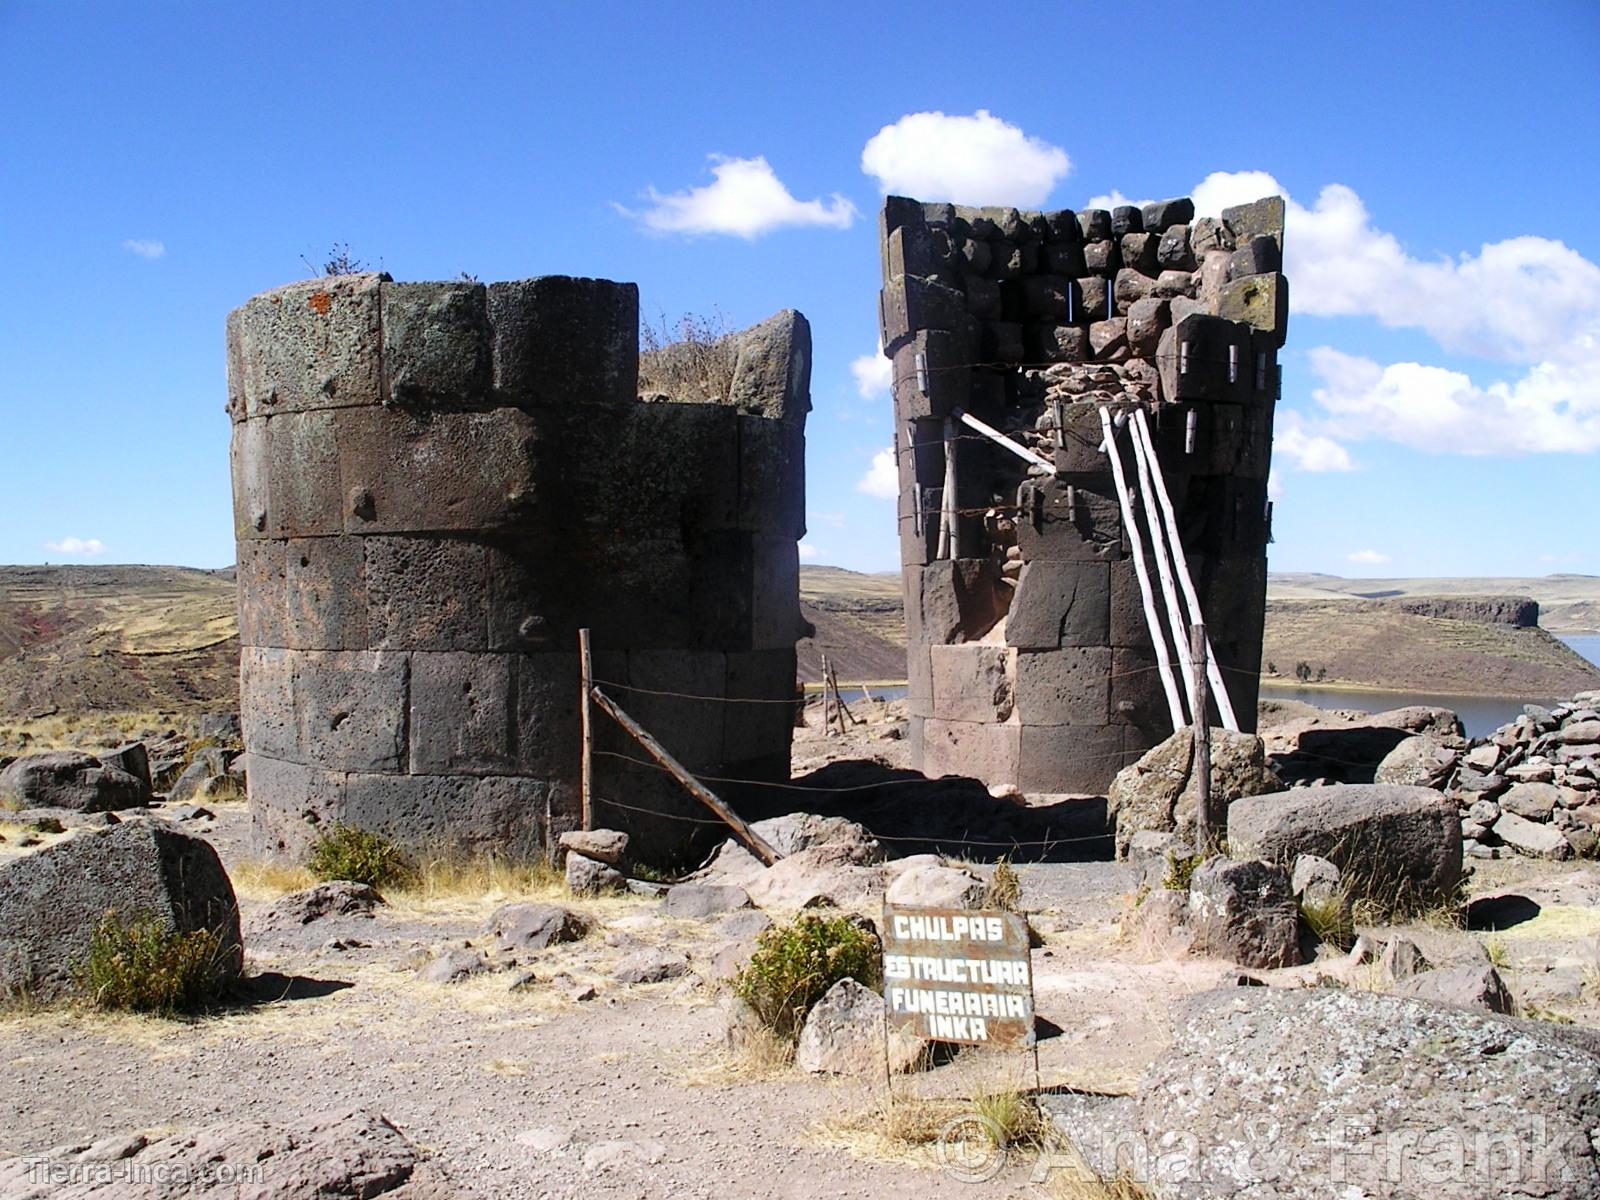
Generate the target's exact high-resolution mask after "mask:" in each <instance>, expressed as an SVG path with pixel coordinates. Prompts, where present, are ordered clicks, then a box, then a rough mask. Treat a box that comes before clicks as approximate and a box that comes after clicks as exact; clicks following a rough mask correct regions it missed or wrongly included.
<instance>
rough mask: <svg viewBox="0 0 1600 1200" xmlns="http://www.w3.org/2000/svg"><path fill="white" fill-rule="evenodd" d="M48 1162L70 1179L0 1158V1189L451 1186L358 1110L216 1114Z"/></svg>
mask: <svg viewBox="0 0 1600 1200" xmlns="http://www.w3.org/2000/svg"><path fill="white" fill-rule="evenodd" d="M48 1161H49V1164H50V1169H51V1171H52V1172H54V1171H56V1170H59V1171H60V1172H61V1175H62V1178H63V1179H64V1180H65V1179H71V1180H72V1182H70V1183H67V1182H63V1183H62V1184H61V1185H60V1186H56V1185H50V1187H49V1189H48V1190H44V1189H41V1188H40V1186H39V1182H40V1180H41V1178H49V1177H50V1176H49V1175H45V1176H41V1174H40V1167H39V1164H40V1157H39V1156H38V1155H26V1156H23V1157H19V1158H10V1159H4V1160H0V1196H5V1197H8V1198H9V1197H17V1198H18V1200H21V1198H22V1197H42V1196H45V1195H49V1196H52V1197H56V1198H57V1200H82V1198H84V1197H94V1198H96V1200H99V1198H102V1197H104V1198H105V1200H116V1198H117V1197H124V1198H126V1197H133V1196H138V1197H141V1198H148V1200H158V1198H159V1200H166V1198H168V1197H173V1198H176V1197H178V1196H185V1197H198V1198H202V1200H224V1198H228V1200H232V1198H233V1197H238V1196H246V1195H249V1196H268V1195H270V1196H275V1197H282V1198H283V1200H301V1198H306V1200H309V1198H310V1197H314V1196H315V1197H332V1196H361V1197H369V1198H376V1197H384V1196H389V1195H397V1196H407V1197H415V1198H416V1200H423V1198H424V1197H438V1196H447V1195H453V1194H459V1193H458V1192H457V1191H456V1189H455V1188H454V1186H453V1185H451V1184H449V1183H446V1182H445V1180H444V1176H443V1175H442V1173H440V1172H439V1171H438V1170H437V1168H436V1167H434V1166H433V1164H432V1163H430V1162H429V1161H427V1159H426V1157H425V1155H424V1153H423V1151H422V1150H420V1149H419V1148H418V1147H417V1146H416V1145H415V1144H413V1143H412V1142H411V1141H409V1140H408V1139H407V1138H406V1136H405V1135H404V1134H402V1133H401V1132H400V1131H399V1130H398V1129H396V1128H395V1127H394V1126H393V1125H392V1124H390V1123H389V1121H388V1119H387V1118H385V1117H383V1116H380V1115H379V1114H378V1113H376V1112H374V1111H371V1110H370V1109H363V1108H346V1109H337V1110H334V1111H331V1112H323V1113H317V1114H314V1115H312V1116H309V1117H303V1118H299V1119H297V1120H293V1121H290V1122H287V1123H283V1124H268V1123H266V1122H263V1121H225V1122H221V1123H218V1124H215V1125H206V1126H202V1127H201V1128H199V1129H191V1130H187V1131H185V1132H182V1133H175V1134H172V1135H170V1136H168V1137H163V1138H159V1139H158V1140H155V1141H149V1140H147V1139H146V1138H145V1137H144V1136H143V1135H133V1136H127V1135H123V1136H115V1137H109V1138H104V1139H102V1140H101V1141H98V1142H96V1143H94V1144H93V1145H90V1146H87V1147H85V1146H81V1145H80V1146H71V1147H65V1148H63V1149H62V1150H60V1151H52V1152H51V1153H50V1155H49V1160H48ZM135 1180H138V1181H141V1182H139V1183H137V1184H136V1183H134V1182H133V1181H135Z"/></svg>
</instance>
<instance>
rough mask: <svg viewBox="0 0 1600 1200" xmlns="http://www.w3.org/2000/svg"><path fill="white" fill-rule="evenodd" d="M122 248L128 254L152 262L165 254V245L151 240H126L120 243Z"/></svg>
mask: <svg viewBox="0 0 1600 1200" xmlns="http://www.w3.org/2000/svg"><path fill="white" fill-rule="evenodd" d="M122 248H123V249H124V250H126V251H127V252H128V253H129V254H137V255H138V256H139V257H140V258H148V259H150V260H152V261H154V260H155V259H158V258H160V257H161V256H162V255H163V254H165V253H166V252H167V245H166V243H165V242H158V241H156V240H154V239H153V238H128V239H127V240H126V241H124V242H123V243H122Z"/></svg>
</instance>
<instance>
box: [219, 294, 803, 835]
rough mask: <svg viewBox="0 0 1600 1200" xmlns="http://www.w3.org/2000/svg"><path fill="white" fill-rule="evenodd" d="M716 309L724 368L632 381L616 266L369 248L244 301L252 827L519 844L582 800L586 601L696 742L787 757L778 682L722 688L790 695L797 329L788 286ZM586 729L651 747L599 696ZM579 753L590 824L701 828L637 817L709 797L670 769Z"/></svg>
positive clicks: (665, 739) (231, 330)
mask: <svg viewBox="0 0 1600 1200" xmlns="http://www.w3.org/2000/svg"><path fill="white" fill-rule="evenodd" d="M732 336H733V339H735V340H734V341H733V342H731V343H730V347H729V361H730V363H732V364H733V366H732V380H731V384H730V386H729V387H728V388H727V391H728V395H726V396H724V397H720V398H719V399H717V400H715V401H712V402H695V403H675V402H672V401H671V400H670V399H669V398H667V397H661V396H653V397H651V398H650V400H651V402H648V403H647V402H645V401H644V400H642V399H641V398H640V396H639V394H638V374H639V372H638V367H639V350H638V337H639V322H638V293H637V289H636V288H635V287H634V286H633V285H632V284H619V283H611V282H608V281H605V280H596V279H574V278H566V277H559V276H549V277H544V278H537V279H527V280H520V281H516V282H510V283H496V284H491V285H489V286H487V287H486V286H484V285H482V284H478V283H470V282H459V283H395V282H392V281H391V280H390V279H388V277H386V276H383V275H376V274H362V275H349V276H338V277H330V278H324V279H316V280H311V281H308V282H304V283H297V284H291V285H289V286H287V287H283V288H279V289H276V290H274V291H271V292H266V293H263V294H262V295H259V296H256V297H255V298H254V299H252V300H250V301H249V302H248V303H246V304H245V305H244V306H243V307H241V308H239V309H237V310H235V311H234V312H233V313H232V314H230V316H229V318H228V391H229V399H228V410H229V413H230V415H231V417H232V419H233V422H234V425H233V444H232V463H233V491H234V524H235V528H236V531H237V538H238V575H239V627H240V640H241V643H242V651H241V663H240V703H241V712H242V716H243V721H244V736H245V747H246V750H247V752H248V760H247V761H248V778H249V792H250V803H251V811H252V817H253V821H254V827H255V830H256V834H257V837H258V840H259V841H260V842H261V843H262V845H263V848H265V849H268V850H271V851H277V852H287V853H298V852H300V851H302V850H303V849H304V847H305V846H306V845H307V844H308V843H309V841H311V840H312V839H314V838H315V836H316V835H317V832H318V830H319V829H323V828H326V827H327V826H328V824H329V823H330V822H334V821H341V822H344V823H347V824H353V825H356V826H360V827H363V828H366V829H371V830H375V831H378V832H381V833H383V834H385V835H386V836H389V837H391V838H392V839H394V840H395V841H397V842H398V843H400V844H402V845H404V846H407V847H410V848H412V849H414V850H418V851H423V852H434V851H437V852H440V853H448V852H453V851H460V850H481V851H489V852H494V853H501V854H507V855H514V856H523V855H527V854H529V853H532V852H533V851H534V850H536V849H538V848H541V847H542V846H543V845H544V844H545V841H546V838H547V837H548V835H549V834H550V833H552V832H553V831H556V830H559V829H561V828H571V827H572V826H573V825H574V824H575V822H576V813H577V807H578V788H577V784H578V774H579V718H578V711H579V675H578V657H577V631H578V630H579V629H580V628H582V627H588V628H589V629H590V630H591V631H592V639H593V647H594V667H595V674H596V676H597V678H598V679H600V680H602V681H604V682H605V684H606V685H607V690H608V692H609V693H610V694H612V695H613V696H614V698H615V699H617V701H618V702H619V703H621V704H622V705H623V706H624V707H625V708H627V709H628V710H629V711H630V712H631V713H632V714H633V715H634V716H635V717H637V718H638V719H639V720H640V721H641V722H642V723H643V724H644V725H645V727H646V728H648V729H649V730H650V731H651V732H652V733H654V734H655V735H656V736H657V738H658V739H659V740H660V741H661V742H662V743H663V744H664V745H665V746H666V747H667V748H668V749H669V750H670V751H671V752H672V753H673V754H675V755H676V756H678V757H679V759H680V760H681V761H682V762H684V763H685V765H687V766H689V767H690V768H691V769H692V770H696V771H701V772H706V773H712V774H719V775H729V776H738V777H740V778H754V779H777V780H787V778H788V769H789V743H790V737H791V723H790V721H789V719H788V718H789V711H790V710H789V709H788V708H786V707H784V706H782V705H778V704H759V705H748V706H744V708H743V709H741V708H740V707H739V706H736V705H728V704H724V703H719V702H717V698H729V697H735V698H760V699H773V700H781V699H785V698H792V696H793V691H794V679H795V657H794V643H795V640H796V638H797V637H799V636H801V634H802V631H803V622H802V620H801V617H800V611H799V600H798V573H799V565H798V557H797V547H796V543H797V540H798V538H799V537H800V536H802V534H803V532H804V528H803V521H804V516H803V514H804V506H805V494H804V480H803V469H804V426H805V414H806V411H807V410H808V409H809V407H810V400H809V386H810V331H809V328H808V326H807V324H806V321H805V319H804V318H803V317H801V316H800V315H799V314H798V313H794V312H786V313H782V314H780V315H779V316H777V317H774V318H772V319H771V320H769V321H767V322H765V323H763V324H762V325H759V326H756V327H754V328H753V329H751V330H747V331H745V332H744V333H742V334H737V335H732ZM667 692H672V693H681V694H682V695H677V696H669V695H663V694H660V693H667ZM689 697H711V698H712V699H706V700H701V699H692V698H689ZM746 710H749V711H746ZM596 739H597V740H596V745H597V747H598V748H599V749H601V750H603V751H606V752H608V754H625V755H627V756H629V757H633V758H642V757H644V755H643V754H642V753H641V752H640V751H639V750H638V748H637V747H636V746H633V745H632V744H631V743H629V742H628V741H627V740H626V739H625V738H624V736H623V735H621V733H620V731H619V730H617V729H615V728H614V727H613V726H612V723H611V722H610V721H609V719H607V718H604V717H603V716H602V717H600V718H599V719H598V722H597V730H596ZM595 775H596V789H595V790H596V796H595V820H596V822H597V823H598V824H603V825H607V826H609V827H612V828H623V829H627V830H630V831H632V832H633V833H634V834H635V845H634V849H635V851H636V852H637V853H638V854H639V855H640V856H642V857H644V858H646V859H650V858H657V859H666V858H670V857H672V856H673V855H674V854H676V853H677V852H679V851H680V850H681V849H682V847H683V845H684V842H685V836H684V835H685V833H686V832H688V831H692V830H695V829H698V828H700V827H699V826H696V825H692V824H689V823H686V822H683V821H677V820H671V819H669V818H668V817H666V816H664V817H661V818H659V819H658V818H653V817H650V816H646V815H644V813H663V814H677V815H684V814H692V815H695V816H704V815H706V814H705V813H704V812H703V810H700V809H698V808H696V806H695V805H694V802H693V801H692V800H690V799H688V798H687V797H686V796H684V795H683V794H682V793H681V791H680V790H679V789H678V788H677V786H676V784H674V783H672V781H671V780H669V779H666V778H665V777H663V776H661V775H660V774H659V772H655V771H650V770H647V769H644V768H637V767H633V766H632V765H630V764H627V763H621V762H618V761H616V760H615V759H612V758H610V757H609V756H608V755H602V756H601V757H599V758H597V759H596V769H595ZM608 801H618V802H621V803H622V804H625V805H626V806H627V807H625V808H624V807H612V808H608V806H607V802H608ZM638 810H644V811H643V812H640V811H638Z"/></svg>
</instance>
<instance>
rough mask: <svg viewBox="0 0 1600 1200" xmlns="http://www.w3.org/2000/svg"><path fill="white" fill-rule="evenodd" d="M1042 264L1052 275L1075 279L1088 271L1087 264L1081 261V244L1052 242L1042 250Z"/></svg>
mask: <svg viewBox="0 0 1600 1200" xmlns="http://www.w3.org/2000/svg"><path fill="white" fill-rule="evenodd" d="M1044 262H1045V266H1046V267H1048V268H1049V271H1050V274H1052V275H1064V276H1067V277H1069V278H1072V279H1076V278H1077V277H1078V276H1080V275H1086V274H1088V271H1089V267H1088V264H1086V263H1085V262H1084V260H1083V245H1082V243H1081V242H1052V243H1051V244H1050V245H1048V246H1046V247H1045V248H1044Z"/></svg>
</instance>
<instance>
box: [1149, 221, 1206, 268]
mask: <svg viewBox="0 0 1600 1200" xmlns="http://www.w3.org/2000/svg"><path fill="white" fill-rule="evenodd" d="M1156 265H1157V266H1159V267H1160V268H1161V269H1162V270H1163V271H1192V270H1194V269H1195V267H1196V266H1197V265H1198V264H1196V262H1195V258H1194V250H1193V249H1192V248H1191V247H1190V245H1189V227H1188V226H1187V225H1172V226H1169V227H1168V229H1167V231H1166V232H1165V233H1163V234H1162V235H1161V240H1160V241H1159V242H1158V243H1157V244H1156Z"/></svg>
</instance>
